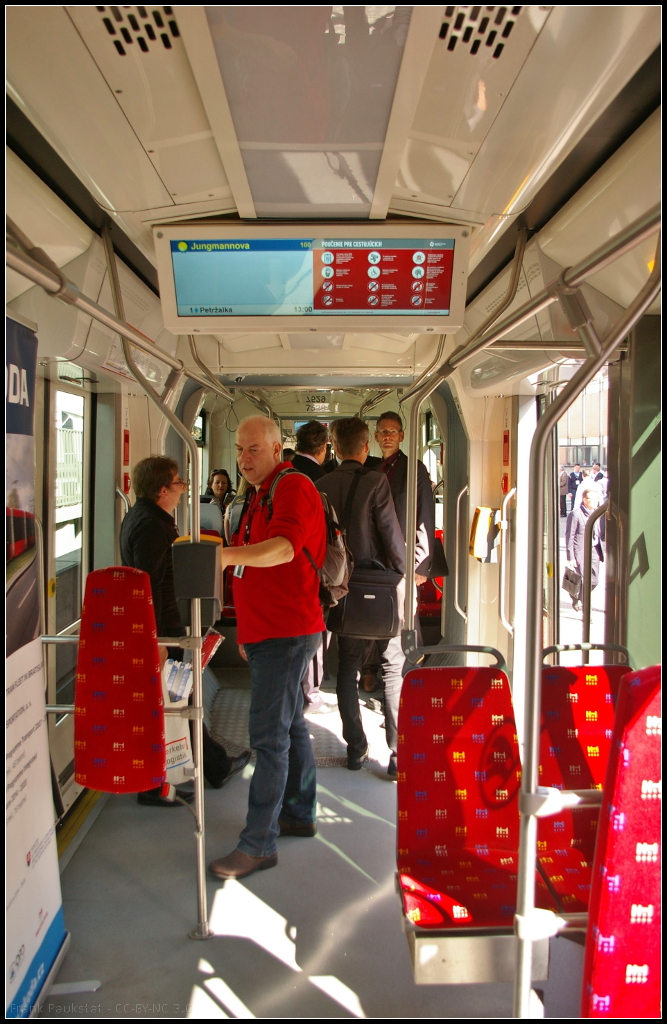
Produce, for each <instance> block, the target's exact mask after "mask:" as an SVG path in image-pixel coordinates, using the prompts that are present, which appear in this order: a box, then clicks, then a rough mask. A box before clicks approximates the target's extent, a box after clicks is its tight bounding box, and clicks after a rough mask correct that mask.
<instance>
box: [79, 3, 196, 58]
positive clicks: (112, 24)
mask: <svg viewBox="0 0 667 1024" xmlns="http://www.w3.org/2000/svg"><path fill="white" fill-rule="evenodd" d="M97 10H98V11H99V12H100V16H101V18H102V22H103V24H104V27H105V29H106V30H107V32H108V33H109V35H110V36H111V37H112V39H113V45H114V46H115V47H116V50H117V52H118V54H119V55H120V56H121V57H124V56H125V55H126V53H127V52H128V50H129V48H130V47H131V46H134V45H135V43H136V45H137V46H138V47H139V49H140V50H141V52H142V53H148V52H149V51H150V49H151V47H155V46H158V47H160V48H161V47H164V49H165V50H171V48H172V45H173V44H172V39H178V38H179V36H180V32H179V31H178V25H177V24H176V19H175V18H174V9H173V7H98V8H97Z"/></svg>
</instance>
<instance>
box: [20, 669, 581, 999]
mask: <svg viewBox="0 0 667 1024" xmlns="http://www.w3.org/2000/svg"><path fill="white" fill-rule="evenodd" d="M217 674H218V678H219V681H220V683H221V690H220V691H219V694H218V697H217V699H216V700H215V702H214V705H213V709H212V713H211V714H212V719H213V723H212V724H213V731H214V734H215V735H217V736H218V737H219V738H224V740H225V742H226V743H227V745H228V746H229V748H230V749H235V745H236V746H238V747H239V749H240V748H241V747H242V746H243V744H244V742H246V737H247V721H246V715H247V707H248V699H249V694H248V688H247V676H246V675H245V672H244V670H242V669H229V670H227V671H218V673H217ZM326 699H327V700H328V701H329V702H333V701H334V700H335V697H334V695H333V694H332V693H328V694H327V695H326ZM362 715H363V718H364V723H365V728H366V731H367V734H368V737H369V741H370V748H371V756H372V760H371V761H369V763H368V765H367V766H366V767H365V768H364V769H362V770H361V771H359V772H350V771H348V770H347V769H346V768H345V767H344V764H345V762H344V754H345V748H344V746H343V743H342V739H341V735H340V718H339V715H338V713H337V711H334V712H333V713H331V714H325V715H317V716H315V715H313V716H309V723H310V727H311V734H312V736H313V744H314V748H315V754H316V757H317V760H318V824H319V834H318V836H317V837H316V838H314V839H294V838H286V839H282V840H279V864H278V866H277V868H275V869H273V870H271V871H267V872H262V873H260V874H257V875H253V876H252V877H250V878H247V879H245V880H243V881H241V882H235V881H228V882H226V883H224V884H223V883H221V882H215V881H209V882H208V901H209V911H210V922H211V927H212V929H213V931H214V932H215V937H214V938H212V939H210V940H207V941H193V940H191V939H189V938H188V931H189V930H190V929H191V928H192V927H193V925H194V924H195V923H196V883H195V842H194V838H193V824H194V820H193V818H192V816H191V814H190V812H189V811H188V810H186V809H185V808H184V807H178V808H176V809H169V810H166V809H160V808H146V807H139V805H138V804H137V803H136V800H135V799H133V798H132V797H129V796H127V797H125V796H112V797H109V798H108V799H107V801H106V803H105V804H104V806H103V808H102V810H101V812H100V813H99V815H98V817H97V818H96V819H95V821H94V823H93V824H92V826H91V827H90V829H89V831H88V832H87V834H86V835H85V837H84V838H83V840H82V841H81V844H80V845H79V847H78V849H76V851H75V852H74V853H73V855H72V853H71V851H70V855H69V858H68V863H67V866H66V867H65V869H64V871H63V873H62V876H61V880H62V888H63V902H64V912H65V922H66V926H67V928H68V930H69V932H70V933H71V938H72V941H71V947H70V950H69V952H68V954H67V957H66V959H65V961H64V964H63V966H62V968H61V970H60V973H59V976H58V978H57V982H58V983H59V984H63V983H67V982H81V981H86V980H90V979H97V980H99V981H100V982H101V987H100V988H99V989H98V991H97V992H95V993H93V994H84V993H82V994H79V995H58V996H49V997H47V998H46V1000H45V1003H44V1005H43V1006H42V1009H41V1012H40V1014H39V1016H40V1017H43V1018H51V1017H54V1018H55V1017H60V1018H62V1017H71V1018H74V1017H109V1018H114V1017H137V1018H139V1017H165V1018H166V1017H191V1018H225V1017H239V1018H277V1019H280V1018H313V1019H318V1018H339V1019H340V1018H343V1019H345V1018H355V1017H367V1018H381V1019H382V1018H388V1019H391V1018H408V1019H415V1018H468V1017H471V1018H503V1017H509V1016H511V1005H512V986H511V984H494V985H477V986H469V985H461V986H441V985H431V986H417V985H415V984H414V982H413V979H412V969H411V964H410V957H409V953H408V947H407V942H406V938H405V935H404V933H403V931H402V926H401V913H400V909H399V901H398V897H397V896H396V893H395V890H394V871H395V824H394V823H395V817H396V787H395V785H394V784H393V783H391V782H390V781H389V780H388V779H387V777H386V764H387V759H388V754H389V751H388V749H387V746H386V743H385V740H384V730H383V729H382V728H381V723H382V718H381V716H380V715H378V714H377V713H375V712H374V711H373V710H369V709H367V708H366V707H363V708H362ZM252 770H253V768H252V765H248V767H247V768H246V769H245V771H244V773H243V775H242V776H241V775H239V776H237V777H236V778H234V779H233V780H232V781H231V782H230V783H229V785H228V786H226V787H225V788H223V789H222V790H213V789H207V790H206V837H207V838H206V846H207V859H209V860H210V859H214V858H215V857H220V856H222V855H224V854H225V853H227V852H229V851H230V850H232V849H233V848H234V846H235V843H236V839H237V836H238V833H239V831H240V829H241V828H242V826H243V823H244V819H245V811H246V806H247V793H248V781H249V779H250V777H251V774H252ZM582 954H583V950H582V948H581V946H578V945H576V944H574V943H572V942H570V941H568V940H565V939H561V938H559V939H555V940H552V944H551V968H550V977H549V981H548V982H547V983H546V984H545V985H543V986H542V985H541V986H539V987H543V988H544V994H545V1010H546V1016H547V1017H560V1018H572V1017H578V1014H579V999H580V991H581V971H582V958H583V957H582Z"/></svg>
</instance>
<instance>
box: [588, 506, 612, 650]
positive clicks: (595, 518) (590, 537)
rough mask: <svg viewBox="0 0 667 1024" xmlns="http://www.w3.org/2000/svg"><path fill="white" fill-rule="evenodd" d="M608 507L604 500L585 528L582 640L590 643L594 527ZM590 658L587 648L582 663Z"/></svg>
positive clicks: (590, 516)
mask: <svg viewBox="0 0 667 1024" xmlns="http://www.w3.org/2000/svg"><path fill="white" fill-rule="evenodd" d="M608 508H609V502H608V501H605V502H603V503H602V505H598V507H597V508H596V509H595V512H591V514H590V515H589V517H588V520H587V522H586V529H585V530H584V608H583V620H584V621H583V624H582V629H581V642H582V643H584V644H588V643H590V640H591V604H592V603H593V588H592V582H593V528H594V526H595V524H596V523H597V521H598V519H599V518H600V516H601V515H603V514H604V513H605V512H606V511H607V509H608ZM589 660H590V654H589V652H588V651H587V650H584V651H583V654H582V664H583V665H588V662H589Z"/></svg>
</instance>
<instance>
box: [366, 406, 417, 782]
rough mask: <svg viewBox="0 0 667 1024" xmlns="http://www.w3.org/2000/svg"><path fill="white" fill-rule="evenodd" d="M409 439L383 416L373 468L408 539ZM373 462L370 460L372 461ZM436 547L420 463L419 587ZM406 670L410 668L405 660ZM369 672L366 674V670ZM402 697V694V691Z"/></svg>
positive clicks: (370, 662)
mask: <svg viewBox="0 0 667 1024" xmlns="http://www.w3.org/2000/svg"><path fill="white" fill-rule="evenodd" d="M404 437H405V433H404V430H403V420H402V419H401V417H400V416H399V414H398V413H397V412H393V411H392V410H388V411H387V412H383V413H381V414H380V416H379V418H378V421H377V425H376V429H375V440H376V441H377V443H378V445H379V446H380V450H381V452H382V459H381V460H380V459H373V468H374V469H379V470H380V472H381V473H384V474H385V476H386V477H387V480H388V481H389V488H390V490H391V495H392V498H393V499H394V508H395V509H396V518H397V519H398V522H399V525H400V527H401V533H402V534H403V540H405V526H406V519H407V498H408V458H407V455H405V454H404V453H403V452H402V451H401V447H400V446H401V444H402V442H403V439H404ZM369 461H370V460H369ZM434 546H435V509H434V504H433V489H432V487H431V479H430V477H429V475H428V471H427V469H426V466H425V465H424V463H423V462H422V461H421V460H418V461H417V536H416V538H415V585H416V586H417V587H419V586H421V584H422V583H425V582H426V580H427V579H428V578H429V576H431V575H433V573H432V572H431V562H432V558H433V552H434ZM415 629H416V630H417V637H418V640H419V641H420V642H421V634H420V631H419V619H418V618H417V617H415ZM366 653H367V658H366V661H365V663H364V671H363V672H362V686H363V688H364V690H366V691H367V692H370V691H371V687H373V688H374V687H375V685H376V682H375V681H376V678H377V667H376V665H375V661H376V657H377V654H376V653H374V651H373V648H372V647H371V648H370V649H369V650H368V651H367V652H366ZM396 657H397V658H399V657H400V658H401V659H402V651H397V652H396ZM401 665H402V666H403V671H405V670H406V668H407V667H409V666H407V665H406V664H404V663H403V661H402V660H401ZM367 668H368V669H369V671H368V672H366V669H367ZM382 675H383V680H384V682H385V703H386V675H387V673H386V669H385V667H384V666H383V671H382ZM399 695H400V691H399ZM387 775H388V776H389V778H391V779H395V778H396V777H397V767H396V752H395V751H392V754H391V758H390V760H389V768H388V769H387Z"/></svg>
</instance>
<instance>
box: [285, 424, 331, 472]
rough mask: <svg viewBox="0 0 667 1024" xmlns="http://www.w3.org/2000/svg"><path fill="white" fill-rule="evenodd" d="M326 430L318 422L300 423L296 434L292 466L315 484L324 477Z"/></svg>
mask: <svg viewBox="0 0 667 1024" xmlns="http://www.w3.org/2000/svg"><path fill="white" fill-rule="evenodd" d="M327 440H328V434H327V428H326V427H325V425H324V423H320V422H319V421H318V420H308V422H307V423H302V424H301V426H300V427H299V429H298V430H297V432H296V455H295V456H294V458H293V459H292V465H293V466H294V468H295V469H298V470H299V472H300V473H304V474H305V475H306V476H308V477H310V479H311V480H312V481H313V483H315V481H316V480H319V479H320V478H321V477H323V476H324V472H325V471H324V470H323V469H322V464H323V462H324V460H325V458H326V454H327Z"/></svg>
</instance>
